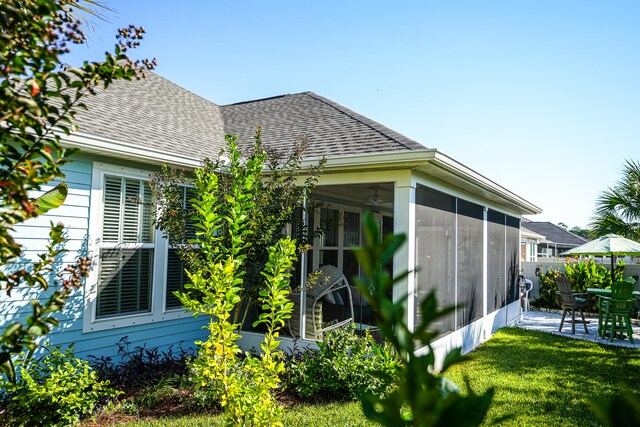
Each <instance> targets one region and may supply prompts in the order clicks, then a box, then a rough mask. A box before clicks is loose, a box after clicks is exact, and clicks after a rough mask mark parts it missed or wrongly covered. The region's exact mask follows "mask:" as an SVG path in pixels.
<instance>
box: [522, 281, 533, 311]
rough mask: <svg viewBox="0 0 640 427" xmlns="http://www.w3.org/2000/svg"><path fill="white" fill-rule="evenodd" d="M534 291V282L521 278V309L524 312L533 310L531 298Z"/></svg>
mask: <svg viewBox="0 0 640 427" xmlns="http://www.w3.org/2000/svg"><path fill="white" fill-rule="evenodd" d="M532 290H533V282H532V281H531V280H529V279H525V277H524V276H520V308H521V309H522V312H525V311H529V310H531V303H530V302H529V297H530V296H531V291H532Z"/></svg>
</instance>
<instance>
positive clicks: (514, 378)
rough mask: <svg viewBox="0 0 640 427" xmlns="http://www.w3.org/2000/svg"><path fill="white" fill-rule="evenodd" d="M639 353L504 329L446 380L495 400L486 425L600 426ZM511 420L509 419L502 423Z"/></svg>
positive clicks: (138, 425)
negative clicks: (600, 408) (491, 391)
mask: <svg viewBox="0 0 640 427" xmlns="http://www.w3.org/2000/svg"><path fill="white" fill-rule="evenodd" d="M639 356H640V353H639V352H638V350H637V349H625V348H616V347H609V346H602V345H599V344H595V343H591V342H587V341H579V340H574V339H570V338H566V337H559V336H556V335H551V334H544V333H541V332H534V331H526V330H523V329H517V328H507V329H502V330H500V331H499V332H498V333H496V334H495V335H494V337H493V338H491V340H489V341H488V342H487V343H485V344H483V345H482V346H480V347H479V348H478V349H477V350H476V351H474V352H473V353H472V354H471V359H470V360H469V361H467V362H464V363H462V364H460V365H457V366H454V367H453V368H451V369H450V370H449V371H447V374H446V376H447V377H449V378H450V379H452V380H453V381H454V382H455V383H456V384H459V385H462V388H463V390H466V386H465V385H464V384H465V378H466V379H468V380H469V384H470V385H471V387H472V388H473V390H474V391H475V392H476V393H478V392H482V391H484V390H487V389H488V388H490V387H493V388H495V390H496V392H495V396H494V400H493V403H492V405H491V408H490V410H489V413H488V414H487V418H486V419H485V422H484V425H495V424H498V425H509V426H512V425H518V426H554V425H563V426H592V425H600V424H599V423H598V421H597V420H596V418H595V416H594V415H593V414H592V412H591V411H590V410H589V408H588V406H589V403H590V401H591V399H606V398H610V397H613V396H615V395H620V394H621V393H623V392H624V390H626V389H628V390H637V389H638V384H640V357H639ZM505 417H509V418H508V419H503V418H505ZM283 422H284V425H285V426H291V427H296V426H312V427H313V426H318V427H320V426H331V427H338V426H356V427H358V426H373V425H375V424H373V423H371V422H369V421H367V420H366V419H365V418H364V416H363V415H362V411H361V409H360V405H359V403H357V402H342V403H341V402H335V403H324V404H313V405H312V404H305V405H296V406H290V407H288V408H286V410H285V415H284V418H283ZM121 425H127V426H130V427H155V426H158V427H159V426H169V427H181V426H185V427H186V426H194V427H197V426H223V425H224V423H223V419H222V417H221V416H220V415H188V416H183V417H175V418H161V419H155V420H148V421H147V420H143V421H136V422H130V423H128V424H121Z"/></svg>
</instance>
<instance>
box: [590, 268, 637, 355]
mask: <svg viewBox="0 0 640 427" xmlns="http://www.w3.org/2000/svg"><path fill="white" fill-rule="evenodd" d="M634 287H635V283H634V282H629V281H622V280H620V281H618V282H615V283H614V284H613V285H611V296H603V295H598V300H599V301H598V306H599V308H600V317H601V318H602V319H603V323H602V325H598V332H599V335H600V338H604V337H605V335H606V334H607V332H609V334H610V336H609V341H610V342H613V338H614V337H615V335H616V333H619V334H620V335H621V336H622V335H623V334H624V333H625V332H626V333H627V336H628V337H629V342H631V344H633V343H634V342H633V328H632V327H631V316H630V315H631V312H632V311H633V309H634V308H635V306H636V300H635V298H633V296H632V294H633V288H634Z"/></svg>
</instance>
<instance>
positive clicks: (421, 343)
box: [354, 214, 493, 426]
mask: <svg viewBox="0 0 640 427" xmlns="http://www.w3.org/2000/svg"><path fill="white" fill-rule="evenodd" d="M364 234H365V245H364V246H362V247H361V248H358V249H354V253H355V255H356V257H357V259H358V262H359V263H360V267H361V271H362V273H363V277H362V278H360V279H356V283H357V287H358V291H359V292H360V293H361V294H362V295H363V296H364V297H365V298H366V299H367V302H368V303H369V305H371V307H372V308H373V309H374V310H375V311H376V312H377V318H376V323H377V325H378V327H379V328H380V331H381V332H382V335H383V336H384V338H385V339H386V340H388V341H389V343H391V345H392V346H393V348H394V350H395V351H396V352H397V354H398V355H399V356H400V357H401V358H402V359H403V360H404V363H403V364H402V365H401V366H400V369H399V371H398V375H397V380H396V383H397V384H396V387H395V388H394V389H393V390H392V391H391V392H390V393H389V394H388V395H387V396H383V397H380V396H376V395H375V394H371V393H369V394H364V395H363V396H362V398H361V401H362V408H363V410H364V413H365V415H366V416H367V418H369V419H371V420H374V421H377V422H379V423H380V424H383V425H386V426H403V425H413V426H476V425H479V424H480V423H481V422H482V420H483V419H484V417H485V415H486V413H487V410H488V409H489V405H490V404H491V399H492V397H493V389H489V390H487V391H486V392H485V393H483V394H481V395H476V394H474V393H473V391H471V390H469V391H468V394H467V395H462V394H461V393H460V392H459V391H458V389H457V387H455V386H454V385H453V384H452V383H451V382H450V381H448V380H446V378H444V377H443V376H442V375H441V374H443V373H446V371H447V369H448V368H449V367H451V366H452V365H454V364H456V363H459V362H461V361H463V360H464V357H463V356H462V354H461V349H459V348H455V349H453V350H451V351H450V352H449V353H448V354H447V355H446V357H445V358H444V361H443V363H442V368H441V370H440V374H438V375H436V374H434V366H435V355H434V352H433V348H432V347H431V342H432V341H433V340H434V339H435V338H436V337H437V336H438V332H437V331H435V330H433V329H431V328H430V324H431V323H432V322H433V321H435V320H437V319H440V318H442V317H444V316H446V315H448V314H449V313H451V312H452V311H453V310H454V307H445V308H439V307H438V304H437V301H436V297H435V294H434V293H433V292H431V293H430V294H429V295H428V296H427V297H426V298H425V299H424V300H423V301H422V302H421V303H420V311H421V321H420V323H419V324H417V325H415V327H414V328H413V330H411V329H409V327H408V325H407V321H406V318H407V316H406V310H405V303H406V299H407V297H406V296H405V297H404V298H403V299H401V300H400V301H392V300H391V299H390V298H389V297H387V295H389V294H390V292H391V290H392V288H393V284H394V282H395V281H397V280H399V279H401V278H403V277H406V276H407V275H408V273H404V274H400V275H399V276H397V277H396V278H395V279H394V278H393V277H392V276H391V274H390V273H389V271H388V270H387V269H386V268H385V266H387V265H389V263H390V262H391V261H392V260H393V256H394V254H395V252H396V251H397V250H398V249H399V248H400V246H401V245H402V244H403V243H404V241H405V239H406V237H405V236H404V235H393V234H390V235H387V236H384V237H381V236H380V232H379V229H378V225H377V223H376V221H375V219H374V218H373V216H372V215H371V214H368V215H365V218H364ZM370 289H373V290H374V292H371V291H370ZM418 349H420V351H419V352H417V350H418ZM377 375H378V376H379V377H381V378H388V377H389V374H388V373H385V372H378V373H377Z"/></svg>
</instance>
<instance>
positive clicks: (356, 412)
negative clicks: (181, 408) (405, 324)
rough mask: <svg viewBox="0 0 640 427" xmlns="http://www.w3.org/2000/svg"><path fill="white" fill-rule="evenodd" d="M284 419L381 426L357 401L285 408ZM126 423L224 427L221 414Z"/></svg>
mask: <svg viewBox="0 0 640 427" xmlns="http://www.w3.org/2000/svg"><path fill="white" fill-rule="evenodd" d="M282 421H283V423H284V425H285V426H287V427H303V426H309V427H323V426H332V427H340V426H350V427H351V426H352V427H369V426H377V425H378V424H375V423H372V422H370V421H368V420H366V419H365V417H364V415H362V409H360V403H358V402H345V403H340V402H334V403H325V404H316V405H296V406H291V407H288V408H287V409H286V410H285V413H284V418H283V420H282ZM125 425H126V426H128V427H165V426H169V427H205V426H207V427H209V426H210V427H218V426H220V427H222V426H224V425H225V424H224V419H223V417H222V416H221V415H195V416H189V417H180V418H163V419H158V420H151V421H138V422H132V423H129V424H125Z"/></svg>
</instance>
